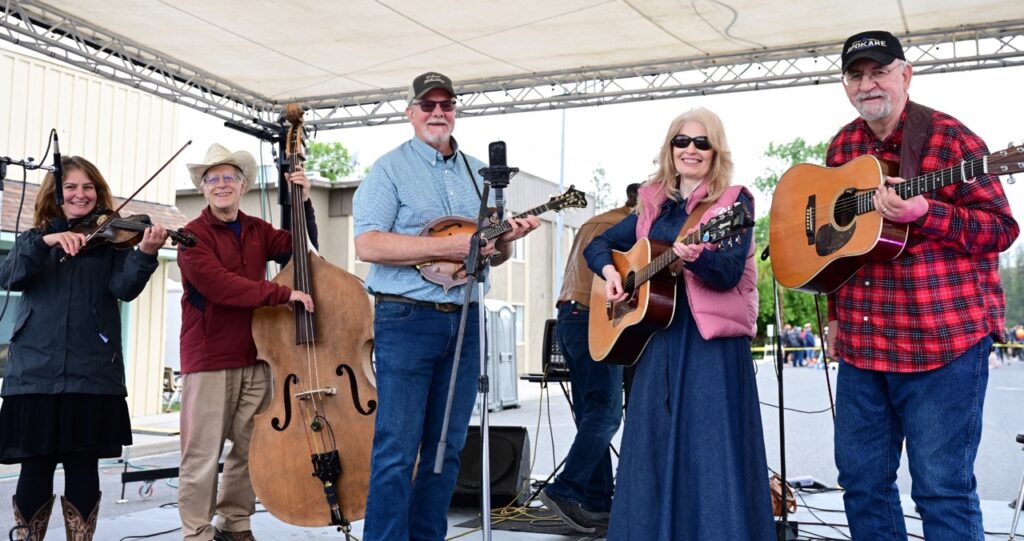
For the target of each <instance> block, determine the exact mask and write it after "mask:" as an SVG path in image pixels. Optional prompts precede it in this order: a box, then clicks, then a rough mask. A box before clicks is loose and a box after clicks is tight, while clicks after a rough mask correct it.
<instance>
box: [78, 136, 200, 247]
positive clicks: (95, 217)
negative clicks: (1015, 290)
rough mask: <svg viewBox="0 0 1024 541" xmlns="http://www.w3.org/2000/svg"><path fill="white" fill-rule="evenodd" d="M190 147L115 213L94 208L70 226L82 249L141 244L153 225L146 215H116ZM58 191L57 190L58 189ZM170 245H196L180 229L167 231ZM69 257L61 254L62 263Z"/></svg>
mask: <svg viewBox="0 0 1024 541" xmlns="http://www.w3.org/2000/svg"><path fill="white" fill-rule="evenodd" d="M191 144H192V140H191V139H190V140H189V141H188V142H187V143H185V144H184V145H182V146H181V148H179V149H178V151H177V152H175V153H174V155H173V156H171V157H170V159H168V160H167V161H166V162H164V164H163V165H161V166H160V168H159V169H157V170H156V173H153V176H151V177H149V179H147V180H146V182H143V183H142V186H139V187H138V189H136V190H135V192H134V193H133V194H131V195H129V196H128V199H125V200H124V201H123V202H122V203H121V204H120V205H118V207H117V208H116V209H114V210H108V209H96V210H94V211H93V212H92V214H90V215H89V216H87V217H85V218H84V219H83V220H82V221H81V222H80V223H77V224H75V225H74V226H72V227H71V231H74V232H75V233H81V234H83V235H85V246H83V247H82V250H88V249H89V248H95V247H96V246H99V245H101V244H110V245H113V246H116V247H118V248H129V247H132V246H135V245H136V244H138V243H140V242H142V234H143V232H145V231H146V229H149V228H150V227H152V226H153V222H152V221H150V219H149V216H147V215H145V214H134V215H132V216H128V217H127V218H122V217H121V215H120V214H119V212H120V211H121V209H123V208H124V206H125V205H127V204H128V203H129V202H131V200H132V199H135V196H136V195H139V192H141V191H142V190H143V189H144V188H145V187H146V186H148V185H149V183H150V182H153V179H155V178H156V177H157V175H159V174H160V172H161V171H163V170H164V169H165V168H167V166H168V165H170V163H171V162H172V161H174V159H175V158H177V157H178V155H179V154H181V153H182V152H183V151H184V150H185V149H186V148H187V147H188V146H189V145H191ZM58 189H60V188H58ZM169 235H170V237H171V245H174V246H177V245H178V244H181V246H182V249H183V250H184V249H185V248H186V247H189V246H195V245H196V238H195V237H193V236H192V235H191V234H190V233H187V232H185V231H184V230H182V229H178V230H177V231H170V232H169ZM68 259H71V256H69V255H67V254H64V256H63V257H61V258H60V262H61V263H66V262H67V261H68Z"/></svg>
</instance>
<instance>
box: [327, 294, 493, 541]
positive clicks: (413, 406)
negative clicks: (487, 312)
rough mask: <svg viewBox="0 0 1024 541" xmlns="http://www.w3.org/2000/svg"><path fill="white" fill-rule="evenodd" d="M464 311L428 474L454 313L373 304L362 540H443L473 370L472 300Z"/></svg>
mask: <svg viewBox="0 0 1024 541" xmlns="http://www.w3.org/2000/svg"><path fill="white" fill-rule="evenodd" d="M469 310H470V311H469V314H468V319H467V322H466V333H465V341H464V343H463V347H462V357H461V361H460V364H459V376H458V380H457V383H456V389H455V398H454V401H453V403H452V413H451V420H450V424H449V430H448V446H447V447H446V449H445V458H444V468H443V471H442V473H441V475H435V474H434V461H435V458H436V456H437V444H438V441H440V438H441V424H442V422H443V417H444V410H445V402H446V400H447V398H448V384H449V379H450V378H451V372H452V359H453V357H454V355H455V341H456V336H457V334H458V328H459V317H460V313H459V312H452V313H442V312H438V311H437V310H434V309H433V308H427V307H423V306H417V305H412V304H404V303H397V302H390V301H384V302H378V303H377V308H376V313H375V316H374V326H373V330H374V341H375V345H374V353H375V355H376V361H375V367H376V375H377V395H378V403H379V405H378V408H377V421H376V432H375V434H374V436H373V456H372V459H371V463H370V494H369V497H368V499H367V504H366V522H365V524H364V535H363V539H364V540H365V541H374V540H385V541H397V540H402V541H404V540H407V539H417V540H419V539H424V540H434V541H440V540H442V539H444V537H445V534H446V532H447V529H448V506H449V504H450V503H451V498H452V491H453V490H454V488H455V479H456V476H457V475H458V472H459V453H460V451H461V450H462V447H463V445H464V444H465V443H466V432H467V429H468V426H469V418H470V416H471V415H472V413H473V403H474V402H475V401H476V380H477V376H478V375H479V373H480V336H479V332H478V330H477V329H478V322H479V313H478V308H477V305H476V304H475V303H474V304H472V305H471V306H470V308H469ZM338 437H344V434H338ZM417 455H418V460H419V464H418V466H416V472H415V478H414V477H413V467H414V466H415V465H416V464H417V462H416V461H417Z"/></svg>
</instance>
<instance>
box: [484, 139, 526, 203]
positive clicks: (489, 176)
mask: <svg viewBox="0 0 1024 541" xmlns="http://www.w3.org/2000/svg"><path fill="white" fill-rule="evenodd" d="M487 153H488V154H489V155H490V156H489V157H490V165H489V166H488V167H484V168H483V169H481V170H480V174H481V175H483V177H484V179H486V180H487V181H488V182H490V184H491V187H492V188H494V202H495V206H497V207H498V219H499V220H500V219H503V218H504V216H503V214H504V210H505V200H504V199H505V198H504V195H503V194H502V189H503V188H506V187H508V180H509V178H510V177H511V176H512V175H514V174H516V173H518V172H519V168H518V167H509V166H508V165H507V163H508V162H507V161H506V159H505V142H504V141H494V142H493V143H491V144H490V145H488V147H487Z"/></svg>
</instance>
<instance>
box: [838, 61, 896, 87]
mask: <svg viewBox="0 0 1024 541" xmlns="http://www.w3.org/2000/svg"><path fill="white" fill-rule="evenodd" d="M895 64H899V62H895ZM899 67H902V66H901V65H894V66H892V67H891V68H889V69H881V68H879V69H876V70H871V71H868V72H863V71H848V72H846V73H844V74H843V84H844V85H846V86H860V84H861V83H863V82H864V81H865V80H867V81H882V80H885V78H886V77H888V76H889V74H890V73H892V72H894V71H896V69H897V68H899Z"/></svg>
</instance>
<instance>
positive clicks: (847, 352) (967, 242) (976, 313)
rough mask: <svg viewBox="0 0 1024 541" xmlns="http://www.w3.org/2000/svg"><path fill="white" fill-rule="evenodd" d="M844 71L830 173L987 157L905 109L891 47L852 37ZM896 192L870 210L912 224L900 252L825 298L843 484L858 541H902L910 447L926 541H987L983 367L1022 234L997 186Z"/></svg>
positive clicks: (941, 120)
mask: <svg viewBox="0 0 1024 541" xmlns="http://www.w3.org/2000/svg"><path fill="white" fill-rule="evenodd" d="M842 69H843V84H844V86H845V89H846V94H847V97H848V98H849V100H850V103H851V104H853V106H854V108H856V109H857V111H858V113H859V118H857V119H856V120H854V121H853V122H851V123H849V124H847V125H846V126H844V127H843V128H842V129H841V130H840V131H839V133H838V134H836V136H835V137H834V138H833V140H832V142H831V144H830V145H829V149H828V157H827V165H829V166H831V167H835V166H839V165H843V164H845V163H847V162H849V161H850V160H852V159H854V158H856V157H858V156H862V155H865V154H870V155H873V156H877V157H878V158H881V159H886V160H892V161H897V162H901V161H906V160H901V157H906V159H907V160H914V162H912V163H911V162H908V163H903V164H902V167H901V171H904V172H906V171H916V174H923V173H929V172H933V171H937V170H941V169H945V168H948V167H952V166H955V165H958V164H959V163H960V162H961V161H962V160H969V159H975V158H980V157H982V156H985V155H987V154H988V149H987V148H986V147H985V143H984V142H983V141H982V140H981V138H979V137H978V136H977V135H975V134H974V133H973V132H972V131H971V130H969V129H968V128H967V127H966V126H964V125H963V124H961V123H960V122H959V121H957V120H956V119H954V118H952V117H950V116H949V115H946V114H943V113H940V112H937V111H932V110H930V109H927V108H925V107H922V106H920V105H918V104H914V103H911V102H910V101H909V98H908V95H907V89H908V88H909V86H910V79H911V76H912V73H913V70H912V68H911V66H910V65H909V64H908V63H907V62H906V59H905V57H904V54H903V49H902V46H901V45H900V42H899V41H898V40H897V39H896V37H895V36H893V35H892V34H890V33H888V32H879V31H873V32H862V33H860V34H856V35H854V36H852V37H850V38H849V39H848V40H846V43H845V45H844V47H843V52H842ZM915 109H916V111H914V110H915ZM911 111H914V113H913V116H911V115H908V113H910V112H911ZM908 118H914V119H915V120H914V121H912V122H908ZM905 136H906V137H905ZM905 139H906V142H905ZM915 139H916V140H917V143H916V150H915V143H912V141H914V140H915ZM908 149H909V150H908ZM915 157H916V160H915ZM905 176H907V177H910V176H913V175H905ZM903 181H904V179H903V178H898V177H887V178H886V184H887V185H886V186H885V187H880V188H879V189H878V191H877V192H876V193H875V195H874V196H873V202H874V206H875V208H876V209H878V211H879V212H881V213H882V214H883V215H884V216H885V218H886V219H887V220H888V221H890V222H895V223H899V224H909V227H910V234H909V238H908V242H907V245H906V248H905V249H904V250H903V252H902V253H900V255H899V256H897V257H896V258H895V259H893V260H892V261H882V262H876V263H869V264H868V265H866V266H865V267H863V268H862V269H860V270H859V271H858V272H857V273H856V274H855V275H854V276H853V277H852V278H851V279H850V281H849V282H847V283H846V284H845V285H843V286H842V287H841V288H839V289H838V290H837V291H836V292H835V293H833V294H831V295H829V298H828V314H829V336H830V337H831V340H829V344H828V346H829V353H830V355H831V356H833V357H836V358H838V359H840V367H839V378H838V385H837V391H836V393H837V403H836V422H835V458H836V465H837V467H838V469H839V484H840V485H842V486H843V487H844V489H845V493H844V502H845V505H846V515H847V519H848V521H849V524H850V531H851V533H852V535H853V538H854V539H855V540H862V539H863V540H871V541H879V540H890V539H900V540H904V539H907V533H906V525H905V523H904V519H903V509H902V507H901V506H900V499H899V491H898V489H897V486H896V471H897V469H898V468H899V462H900V457H901V452H902V448H903V445H904V442H905V443H906V448H907V455H908V460H909V466H910V474H911V478H912V481H913V488H912V490H911V495H912V497H913V499H914V502H915V503H916V504H917V507H918V509H919V510H920V513H921V519H922V521H923V525H924V534H925V537H926V538H928V539H972V540H983V539H984V532H983V529H982V521H981V509H980V507H979V503H978V495H977V490H976V488H977V482H976V480H975V477H974V460H975V457H976V456H977V451H978V444H979V443H980V441H981V414H982V405H983V403H984V400H985V387H986V383H987V381H988V355H989V352H990V350H991V348H992V342H993V338H999V337H1000V336H1001V334H1002V332H1003V326H1004V321H1003V320H1004V312H1005V304H1004V302H1005V301H1004V297H1003V290H1002V285H1001V283H1000V280H999V273H998V263H999V261H998V254H999V252H1001V251H1003V250H1005V249H1007V248H1008V247H1009V246H1010V245H1011V244H1012V243H1013V241H1014V240H1015V239H1016V238H1017V235H1018V233H1019V231H1020V228H1019V226H1018V225H1017V222H1016V221H1015V220H1014V219H1013V216H1012V215H1011V213H1010V208H1009V205H1008V203H1007V200H1006V195H1005V194H1004V192H1003V189H1002V186H1001V185H1000V183H999V180H998V179H997V178H995V177H993V176H991V175H982V176H979V177H977V178H975V179H968V182H960V183H956V184H954V185H952V186H948V187H946V188H941V189H938V190H936V191H932V192H929V193H926V194H924V195H918V196H915V197H911V198H909V199H905V200H904V199H902V198H901V197H900V196H899V195H898V194H897V192H896V191H895V190H894V189H893V188H892V185H893V184H896V183H899V182H903Z"/></svg>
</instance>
